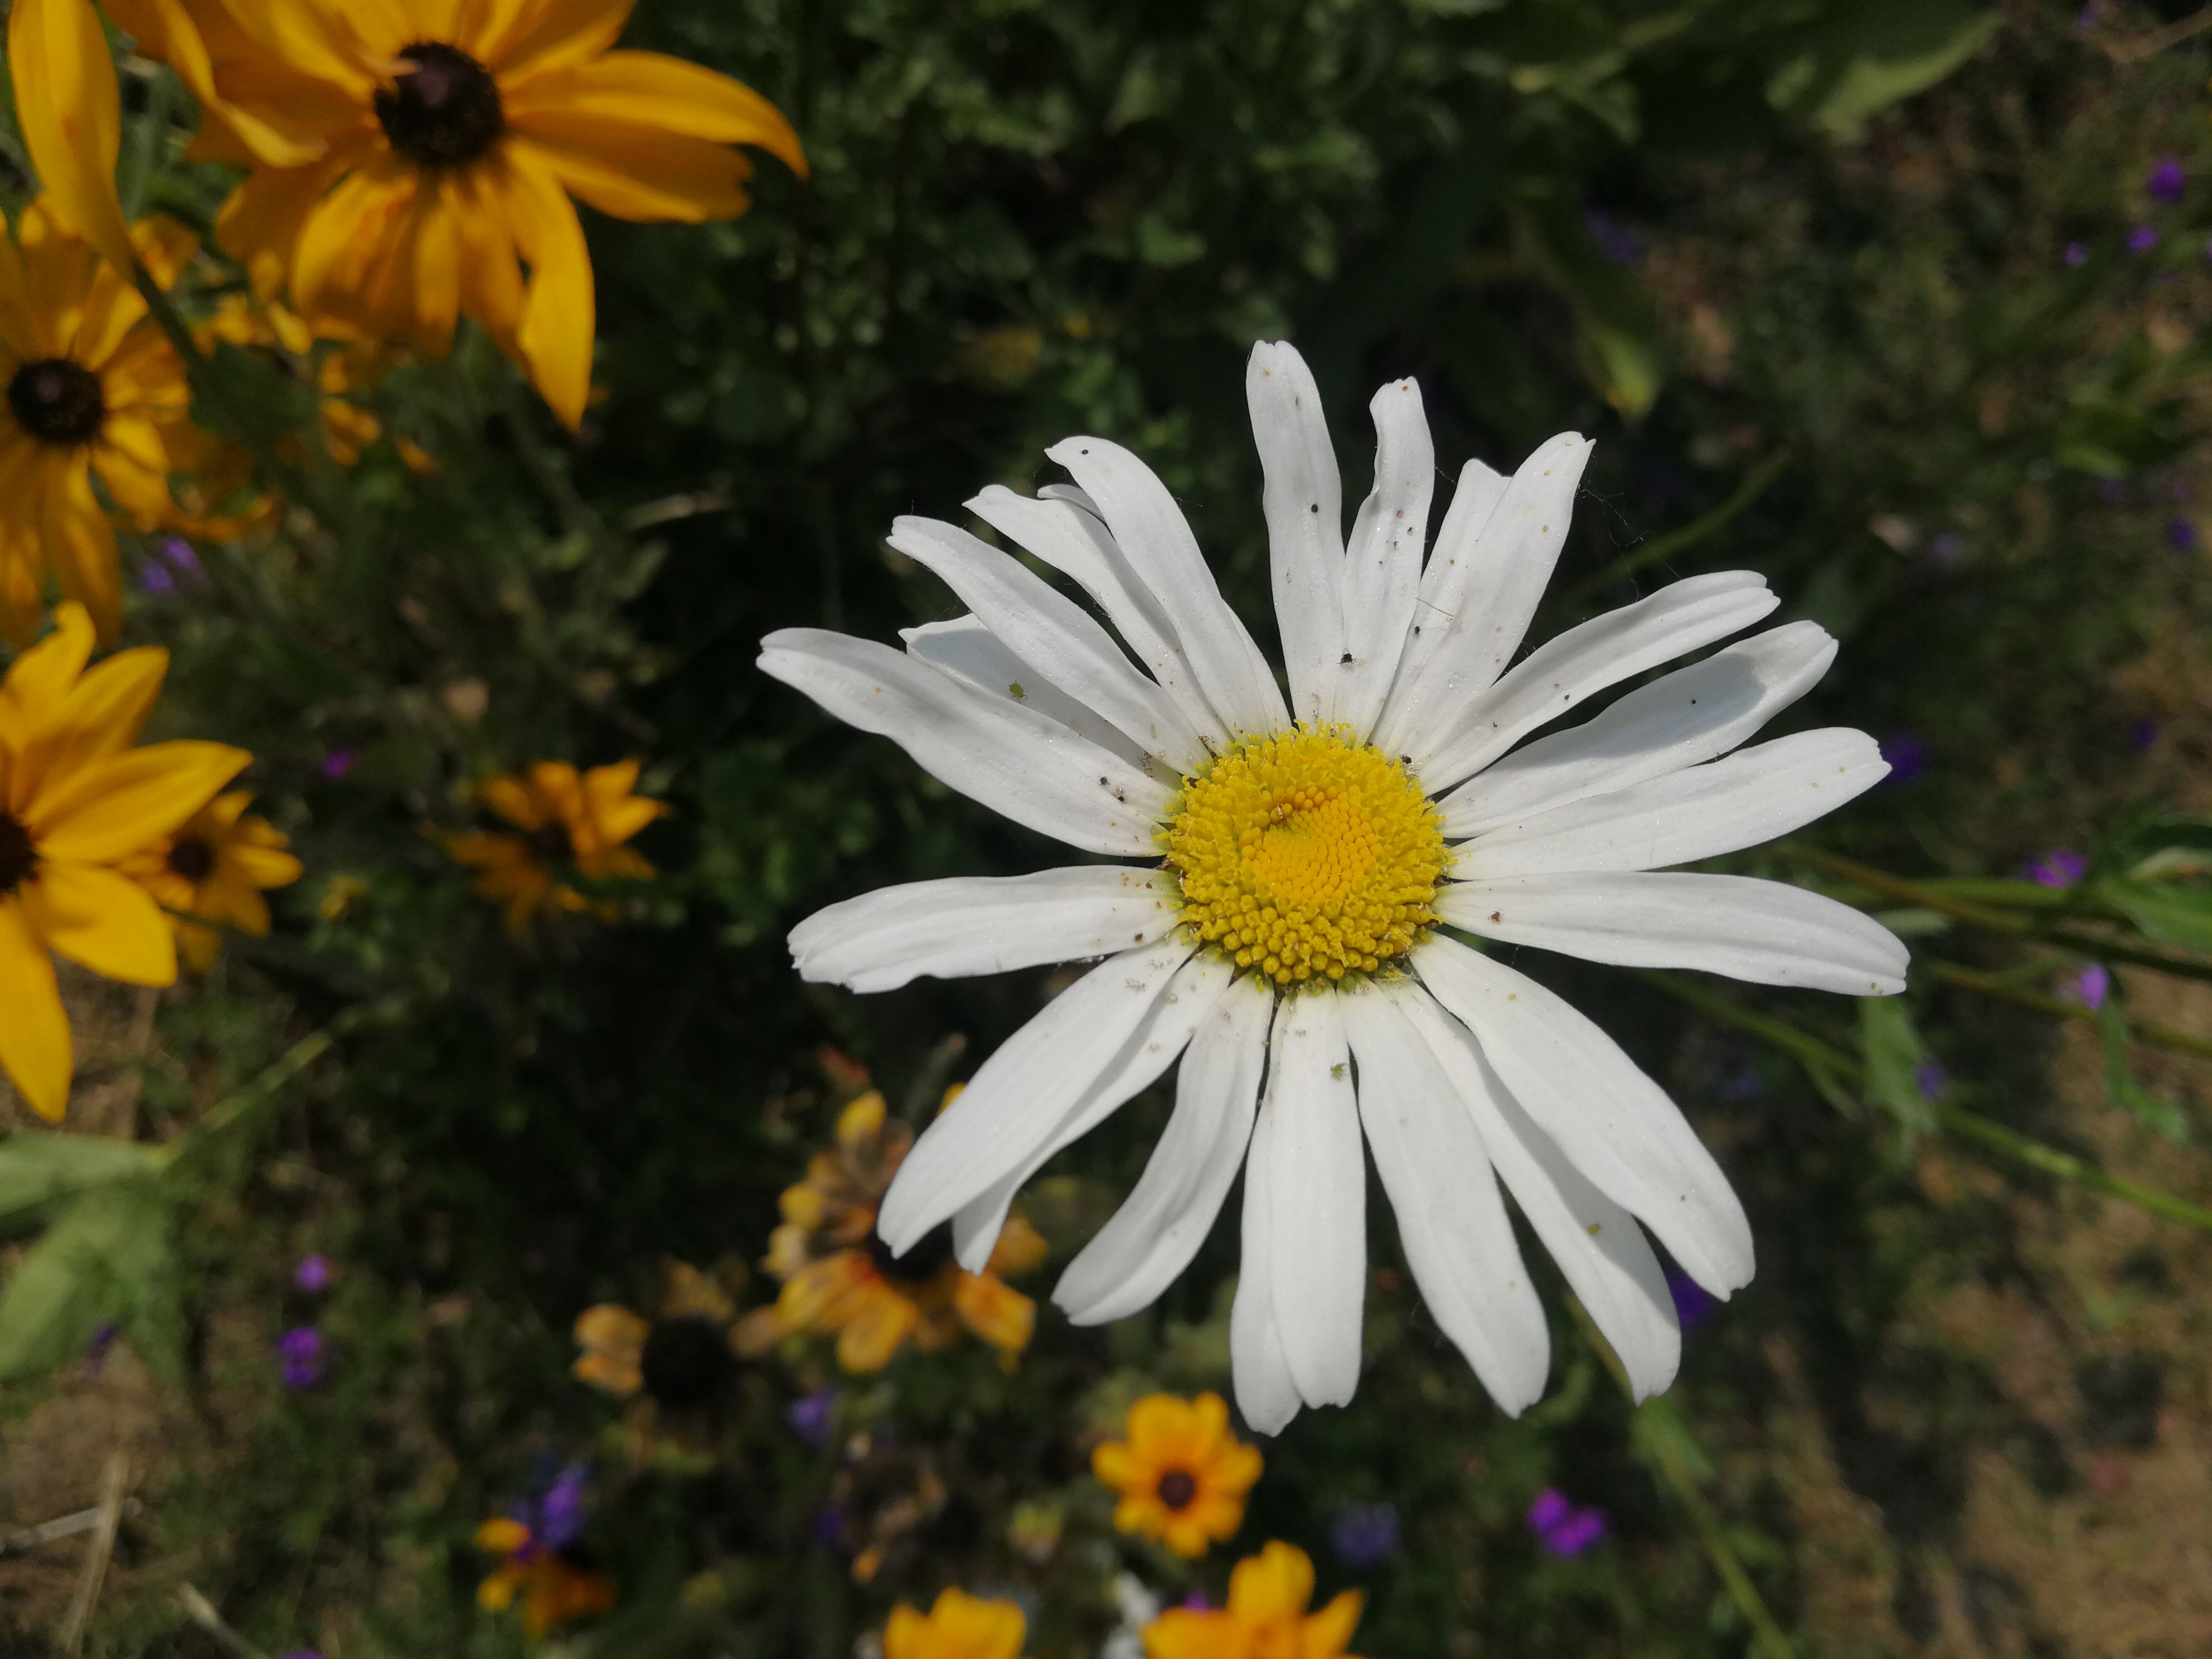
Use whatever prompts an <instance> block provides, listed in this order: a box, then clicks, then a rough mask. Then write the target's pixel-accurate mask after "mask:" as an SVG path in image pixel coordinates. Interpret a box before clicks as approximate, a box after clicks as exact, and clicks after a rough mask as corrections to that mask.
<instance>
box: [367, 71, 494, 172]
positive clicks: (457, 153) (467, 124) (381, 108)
mask: <svg viewBox="0 0 2212 1659" xmlns="http://www.w3.org/2000/svg"><path fill="white" fill-rule="evenodd" d="M399 57H400V61H401V62H402V63H403V64H404V65H405V67H404V68H403V69H402V70H400V71H399V73H398V75H396V76H393V77H392V84H391V85H390V86H389V87H386V88H379V89H378V91H377V94H376V96H375V98H374V100H371V101H372V102H373V104H374V107H375V110H376V118H377V119H378V120H379V121H380V122H381V123H383V125H384V136H385V137H386V138H388V139H389V140H391V142H392V149H396V150H398V152H399V153H400V154H401V155H404V156H405V157H406V158H407V159H408V160H409V161H412V162H414V163H415V164H416V166H418V167H464V166H466V165H467V164H468V163H469V162H471V161H475V160H476V159H477V157H478V156H479V155H483V153H484V152H485V151H486V150H488V149H490V148H491V147H492V144H493V143H494V142H495V141H496V140H497V138H498V137H499V135H500V133H501V131H502V130H503V129H504V128H505V126H506V125H507V117H506V115H505V113H504V112H502V111H501V108H500V104H499V83H498V82H495V81H494V80H493V79H492V76H491V71H490V70H488V69H486V68H485V67H484V66H483V64H479V63H478V62H477V60H476V59H475V58H471V57H470V56H469V55H468V53H466V52H461V51H459V50H458V49H456V48H454V47H453V46H444V45H441V43H439V42H438V41H435V40H420V41H417V42H416V44H415V45H413V46H404V47H402V48H401V49H400V52H399Z"/></svg>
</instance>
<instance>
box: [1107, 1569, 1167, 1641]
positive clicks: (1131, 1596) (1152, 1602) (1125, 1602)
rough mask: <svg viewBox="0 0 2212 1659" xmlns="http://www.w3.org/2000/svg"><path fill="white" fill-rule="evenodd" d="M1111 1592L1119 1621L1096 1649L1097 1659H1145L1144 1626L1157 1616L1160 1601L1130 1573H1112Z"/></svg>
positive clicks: (1142, 1581)
mask: <svg viewBox="0 0 2212 1659" xmlns="http://www.w3.org/2000/svg"><path fill="white" fill-rule="evenodd" d="M1111 1589H1112V1590H1113V1593H1114V1610H1115V1612H1116V1613H1119V1614H1121V1624H1120V1626H1117V1627H1116V1628H1115V1632H1114V1633H1113V1634H1112V1635H1110V1636H1109V1637H1108V1638H1106V1642H1105V1645H1104V1646H1103V1647H1101V1648H1100V1649H1099V1650H1098V1659H1145V1626H1147V1625H1149V1624H1151V1623H1152V1620H1155V1619H1158V1617H1159V1616H1160V1598H1159V1597H1158V1596H1157V1595H1154V1594H1153V1593H1152V1591H1151V1590H1149V1589H1146V1588H1145V1583H1144V1580H1142V1579H1141V1578H1139V1577H1137V1575H1136V1574H1134V1573H1133V1572H1121V1573H1116V1574H1115V1575H1114V1583H1113V1584H1112V1586H1111Z"/></svg>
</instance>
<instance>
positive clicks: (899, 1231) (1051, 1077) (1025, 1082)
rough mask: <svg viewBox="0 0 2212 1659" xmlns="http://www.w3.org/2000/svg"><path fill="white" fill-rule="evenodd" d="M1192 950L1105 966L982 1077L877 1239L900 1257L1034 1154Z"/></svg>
mask: <svg viewBox="0 0 2212 1659" xmlns="http://www.w3.org/2000/svg"><path fill="white" fill-rule="evenodd" d="M1191 949H1192V947H1191V946H1190V945H1187V944H1184V943H1182V942H1181V941H1179V940H1176V939H1173V938H1170V939H1164V940H1163V941H1162V942H1161V943H1159V944H1158V945H1146V946H1144V947H1142V948H1140V949H1138V950H1134V951H1123V952H1122V953H1121V955H1120V956H1118V957H1110V958H1109V959H1108V960H1107V961H1104V962H1102V963H1099V964H1098V965H1097V967H1096V968H1093V969H1091V971H1090V972H1089V973H1087V974H1085V975H1084V976H1083V977H1082V978H1081V979H1079V980H1078V981H1075V983H1074V984H1073V985H1071V986H1069V987H1067V989H1066V990H1065V991H1062V992H1061V993H1060V994H1059V995H1058V996H1056V997H1054V999H1053V1000H1051V1001H1050V1002H1048V1003H1047V1004H1046V1005H1045V1006H1044V1009H1043V1011H1042V1012H1040V1013H1039V1014H1038V1015H1037V1016H1036V1018H1034V1019H1032V1020H1030V1023H1029V1024H1026V1025H1024V1026H1023V1027H1022V1029H1021V1030H1018V1031H1017V1032H1015V1033H1014V1034H1013V1036H1012V1037H1010V1038H1008V1039H1007V1040H1006V1042H1005V1044H1004V1045H1003V1046H1001V1047H1000V1049H999V1050H998V1052H997V1053H996V1054H993V1055H992V1056H991V1057H990V1059H988V1060H985V1061H984V1062H983V1063H982V1065H981V1066H979V1067H978V1068H977V1069H976V1072H975V1077H974V1078H972V1079H969V1084H968V1086H967V1088H966V1089H964V1090H963V1091H961V1095H960V1097H959V1098H958V1099H957V1100H956V1101H954V1102H953V1103H952V1104H951V1105H950V1106H948V1107H946V1108H945V1111H944V1113H943V1114H942V1115H940V1116H939V1118H938V1119H937V1121H935V1122H933V1123H932V1124H931V1125H930V1126H929V1127H927V1129H924V1130H923V1131H922V1132H921V1139H919V1140H917V1141H915V1145H914V1150H913V1151H912V1152H909V1153H908V1154H907V1159H906V1162H905V1163H904V1164H901V1165H900V1166H899V1172H898V1175H897V1176H896V1178H895V1179H894V1180H893V1181H892V1182H891V1185H890V1191H889V1192H887V1193H886V1194H884V1203H883V1210H882V1212H881V1213H880V1215H879V1216H878V1220H877V1231H878V1232H880V1233H881V1234H882V1235H883V1237H884V1241H885V1242H886V1243H889V1244H890V1247H891V1249H893V1250H895V1251H897V1252H898V1253H899V1254H901V1255H903V1254H905V1253H906V1252H907V1251H908V1250H909V1249H913V1248H914V1246H915V1243H918V1242H919V1241H920V1240H921V1237H922V1236H923V1235H924V1234H926V1233H927V1232H928V1231H929V1230H930V1229H931V1228H933V1227H934V1226H936V1225H939V1223H940V1222H944V1221H948V1220H950V1219H951V1217H952V1214H953V1212H955V1211H956V1210H958V1209H960V1208H962V1207H963V1206H965V1205H967V1204H969V1203H970V1202H972V1201H973V1200H975V1196H976V1194H979V1193H981V1192H982V1191H983V1189H984V1188H987V1187H988V1186H990V1185H991V1183H992V1182H994V1181H997V1180H998V1179H1000V1177H1001V1176H1004V1175H1006V1173H1007V1172H1008V1171H1009V1170H1013V1169H1015V1168H1017V1167H1018V1166H1019V1165H1020V1164H1021V1162H1022V1160H1023V1159H1024V1158H1027V1157H1028V1156H1029V1155H1030V1153H1031V1152H1035V1151H1036V1148H1037V1146H1038V1145H1039V1144H1040V1143H1041V1142H1042V1141H1043V1140H1044V1139H1045V1138H1046V1137H1047V1136H1048V1135H1049V1134H1051V1133H1052V1132H1053V1129H1054V1127H1055V1126H1057V1125H1058V1124H1059V1122H1060V1120H1061V1119H1062V1118H1063V1117H1065V1116H1066V1115H1067V1110H1068V1108H1070V1107H1071V1106H1073V1105H1074V1104H1075V1103H1076V1102H1077V1101H1078V1100H1079V1099H1080V1098H1081V1097H1082V1096H1083V1092H1084V1091H1085V1090H1086V1089H1088V1088H1089V1087H1090V1086H1091V1085H1092V1084H1093V1083H1095V1082H1097V1079H1099V1078H1100V1077H1101V1076H1103V1075H1104V1074H1105V1073H1106V1072H1107V1071H1108V1069H1109V1067H1111V1066H1114V1065H1115V1064H1116V1063H1117V1061H1118V1060H1119V1059H1120V1058H1121V1048H1122V1046H1123V1044H1125V1043H1126V1042H1128V1040H1129V1036H1130V1034H1131V1033H1132V1032H1133V1031H1134V1030H1136V1029H1137V1028H1138V1027H1139V1025H1141V1024H1143V1023H1144V1020H1145V1017H1146V1015H1147V1014H1149V1013H1150V1012H1152V1006H1153V1005H1154V1004H1155V1003H1156V1002H1158V1000H1159V997H1160V994H1161V992H1163V991H1164V990H1165V989H1166V988H1167V986H1168V982H1169V981H1170V980H1172V979H1173V978H1174V977H1175V975H1176V969H1179V968H1181V967H1182V964H1183V963H1184V962H1186V961H1187V960H1188V958H1189V957H1190V953H1191Z"/></svg>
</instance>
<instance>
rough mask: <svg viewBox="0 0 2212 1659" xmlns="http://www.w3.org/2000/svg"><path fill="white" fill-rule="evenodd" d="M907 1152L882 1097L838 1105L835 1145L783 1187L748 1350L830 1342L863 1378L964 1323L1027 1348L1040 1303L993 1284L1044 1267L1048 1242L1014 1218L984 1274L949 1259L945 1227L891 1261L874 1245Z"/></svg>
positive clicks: (1007, 1347)
mask: <svg viewBox="0 0 2212 1659" xmlns="http://www.w3.org/2000/svg"><path fill="white" fill-rule="evenodd" d="M913 1145H914V1133H913V1131H912V1130H910V1129H908V1127H906V1125H904V1124H903V1123H897V1122H891V1121H887V1120H886V1117H885V1113H884V1097H883V1096H882V1095H881V1094H879V1093H878V1092H877V1091H873V1090H871V1091H868V1092H867V1093H866V1094H864V1095H862V1096H861V1097H860V1098H859V1099H857V1100H855V1101H854V1102H852V1103H851V1104H849V1105H848V1106H847V1107H846V1108H845V1109H844V1111H843V1112H842V1114H841V1115H839V1117H838V1120H837V1145H836V1147H835V1148H834V1149H825V1150H824V1151H823V1152H817V1153H816V1154H815V1155H814V1158H813V1160H812V1162H811V1164H808V1166H807V1170H806V1179H805V1180H804V1181H802V1182H799V1184H798V1185H797V1186H794V1187H789V1188H785V1190H784V1194H783V1200H782V1208H783V1225H781V1226H780V1227H778V1228H777V1229H776V1230H775V1233H774V1235H773V1236H772V1237H770V1239H769V1254H768V1260H767V1262H766V1266H767V1267H768V1270H769V1272H770V1273H773V1274H775V1277H776V1278H778V1279H781V1280H782V1281H783V1291H782V1293H781V1295H780V1296H778V1297H776V1300H775V1305H774V1306H773V1307H769V1308H763V1309H761V1310H758V1311H757V1312H756V1313H753V1314H751V1315H749V1316H747V1317H746V1319H745V1321H744V1324H743V1325H742V1326H741V1327H740V1328H739V1339H740V1341H741V1343H742V1344H743V1345H744V1346H746V1347H748V1348H752V1349H756V1350H757V1349H760V1348H763V1347H766V1346H769V1344H771V1343H773V1342H775V1340H778V1339H779V1338H781V1337H783V1336H788V1335H793V1334H808V1335H817V1336H826V1335H829V1334H833V1333H834V1334H836V1338H837V1363H838V1364H841V1365H842V1366H843V1367H844V1368H845V1369H846V1370H848V1371H854V1372H861V1373H865V1372H869V1371H879V1370H883V1368H884V1366H885V1365H888V1364H890V1361H891V1357H892V1356H893V1355H894V1354H896V1352H898V1351H899V1349H900V1348H901V1347H902V1346H904V1345H905V1343H906V1341H907V1340H908V1338H909V1337H911V1338H912V1339H913V1340H914V1341H915V1346H917V1347H920V1348H921V1349H923V1350H925V1351H927V1350H933V1349H937V1348H941V1347H943V1346H945V1344H947V1343H949V1342H951V1340H953V1339H954V1338H955V1337H956V1336H957V1334H959V1331H960V1329H961V1328H962V1327H963V1326H964V1327H965V1328H967V1329H968V1330H969V1331H970V1332H972V1333H973V1334H975V1335H976V1336H978V1337H981V1339H982V1340H984V1341H986V1342H988V1343H990V1344H991V1345H992V1346H994V1347H996V1348H997V1349H998V1350H999V1351H1000V1353H1001V1354H1003V1355H1006V1356H1007V1357H1008V1358H1011V1357H1012V1356H1013V1355H1015V1354H1018V1353H1019V1352H1021V1351H1022V1350H1023V1349H1024V1348H1026V1347H1027V1346H1029V1342H1030V1334H1031V1333H1032V1332H1033V1331H1034V1330H1035V1328H1036V1304H1035V1303H1034V1302H1032V1301H1030V1299H1029V1297H1025V1296H1024V1295H1022V1294H1021V1292H1020V1291H1016V1290H1012V1289H1011V1288H1009V1287H1008V1286H1007V1285H1006V1283H1005V1281H1004V1280H1003V1279H1001V1278H1000V1275H1001V1274H1004V1273H1021V1272H1023V1271H1024V1270H1025V1269H1027V1268H1030V1267H1035V1266H1036V1264H1037V1263H1038V1262H1039V1261H1042V1260H1043V1259H1044V1255H1045V1243H1044V1241H1043V1240H1042V1238H1040V1237H1037V1235H1036V1230H1035V1229H1034V1228H1032V1227H1031V1226H1030V1225H1029V1224H1028V1223H1027V1222H1026V1221H1024V1220H1023V1219H1022V1218H1020V1217H1019V1216H1013V1217H1010V1218H1008V1220H1007V1223H1006V1230H1005V1231H1004V1232H1002V1233H1001V1234H1000V1236H999V1244H998V1248H997V1249H995V1250H994V1251H993V1252H992V1255H991V1260H990V1262H989V1264H988V1267H987V1270H986V1271H985V1272H982V1273H969V1272H967V1271H966V1270H965V1269H963V1267H961V1266H960V1265H959V1263H957V1261H954V1260H953V1259H952V1236H951V1231H950V1229H944V1230H940V1231H938V1232H936V1233H933V1234H932V1235H930V1237H927V1238H925V1239H924V1240H923V1241H922V1242H921V1243H920V1244H917V1245H916V1246H915V1248H914V1249H911V1250H909V1251H908V1252H907V1254H906V1255H903V1256H900V1257H897V1258H896V1259H894V1258H893V1257H892V1255H891V1254H890V1250H889V1249H888V1248H887V1247H886V1246H885V1245H884V1242H883V1240H882V1239H881V1238H879V1237H877V1234H876V1208H877V1206H878V1205H879V1204H881V1203H882V1201H883V1196H884V1189H885V1188H888V1187H889V1186H890V1183H891V1177H892V1176H895V1175H896V1174H897V1173H898V1167H899V1164H901V1163H902V1161H903V1160H904V1159H905V1158H906V1155H907V1152H908V1148H910V1147H911V1146H913Z"/></svg>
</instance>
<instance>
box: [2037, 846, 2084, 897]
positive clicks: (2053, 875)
mask: <svg viewBox="0 0 2212 1659" xmlns="http://www.w3.org/2000/svg"><path fill="white" fill-rule="evenodd" d="M2087 868H2088V866H2087V863H2086V862H2085V861H2084V860H2083V859H2082V857H2081V854H2079V853H2069V852H2067V851H2065V850H2064V849H2063V848H2059V849H2056V850H2053V851H2051V852H2048V853H2045V854H2044V855H2043V856H2042V857H2041V858H2039V859H2035V860H2031V861H2030V862H2029V864H2028V866H2027V878H2028V879H2029V880H2030V881H2032V882H2033V883H2034V884H2036V885H2037V886H2038V887H2050V888H2054V889H2064V888H2068V887H2071V886H2073V885H2074V884H2075V883H2076V882H2078V881H2080V880H2081V872H2083V871H2084V870H2086V869H2087Z"/></svg>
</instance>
